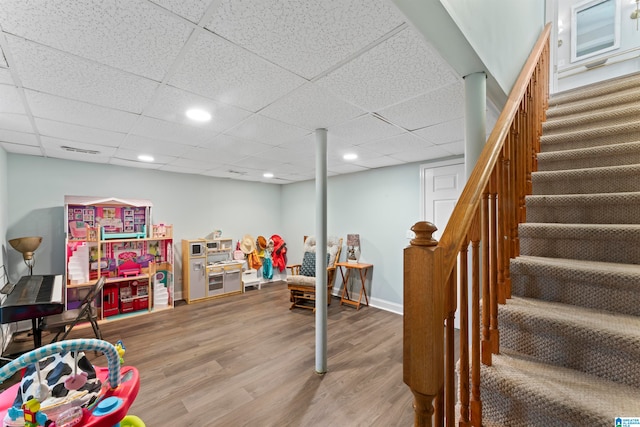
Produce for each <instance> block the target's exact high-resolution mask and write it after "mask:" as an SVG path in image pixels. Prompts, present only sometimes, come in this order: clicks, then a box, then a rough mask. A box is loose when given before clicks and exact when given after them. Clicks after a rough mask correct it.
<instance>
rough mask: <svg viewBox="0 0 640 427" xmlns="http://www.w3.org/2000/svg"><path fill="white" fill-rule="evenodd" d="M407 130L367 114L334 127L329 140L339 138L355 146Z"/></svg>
mask: <svg viewBox="0 0 640 427" xmlns="http://www.w3.org/2000/svg"><path fill="white" fill-rule="evenodd" d="M404 132H405V130H404V129H401V128H399V127H398V126H394V125H392V124H389V123H388V122H385V121H384V120H381V119H379V118H378V117H376V116H374V115H372V114H366V115H363V116H361V117H358V118H356V119H354V120H351V121H349V122H346V123H343V124H340V125H337V126H332V127H331V128H330V129H329V132H328V135H327V140H328V141H330V140H331V139H332V138H333V137H338V138H341V139H343V140H346V141H349V142H350V143H352V144H354V145H358V144H363V143H365V142H371V141H375V140H378V139H383V138H389V137H391V136H396V135H400V134H402V133H404Z"/></svg>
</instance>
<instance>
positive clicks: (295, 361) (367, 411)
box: [9, 283, 413, 427]
mask: <svg viewBox="0 0 640 427" xmlns="http://www.w3.org/2000/svg"><path fill="white" fill-rule="evenodd" d="M101 330H102V333H103V335H104V339H105V340H107V341H110V342H113V343H115V342H116V341H117V340H118V339H122V340H123V341H124V344H125V346H126V354H125V365H132V366H135V367H136V368H138V370H139V371H140V375H141V386H140V393H139V395H138V397H137V399H136V401H135V402H134V404H133V406H132V407H131V410H130V411H129V413H131V414H134V415H137V416H139V417H140V418H141V419H142V420H143V421H144V422H145V424H146V425H147V427H162V426H172V427H178V426H258V427H262V426H409V425H412V423H413V409H412V394H411V392H410V390H409V388H408V387H407V386H406V385H405V384H404V383H403V382H402V316H400V315H397V314H393V313H389V312H386V311H383V310H378V309H375V308H373V307H361V308H360V310H359V311H356V310H355V309H354V308H353V307H347V306H340V301H339V299H336V298H334V299H333V301H332V303H331V306H330V307H329V315H328V342H329V344H328V372H327V373H326V374H325V375H324V376H320V375H317V374H316V373H315V317H314V314H313V313H312V312H311V311H310V310H303V309H295V310H289V298H288V291H287V288H286V285H285V284H284V283H274V284H269V285H266V286H264V287H263V289H261V290H250V291H248V292H246V293H245V294H242V295H237V296H231V297H226V298H221V299H217V300H212V301H207V302H200V303H196V304H190V305H180V306H177V307H176V308H175V309H173V310H165V311H160V312H157V313H153V314H150V315H145V316H138V317H135V318H130V319H122V320H118V321H109V322H105V323H103V324H101ZM91 335H92V332H91V329H90V328H89V329H87V328H82V329H74V330H73V331H72V336H71V337H70V338H79V337H91ZM49 339H50V338H49ZM44 340H45V341H46V340H47V338H44ZM9 350H10V349H9ZM87 356H88V357H89V358H90V359H92V361H93V363H94V364H95V365H98V366H106V359H105V358H104V356H95V355H94V354H93V353H90V354H88V355H87Z"/></svg>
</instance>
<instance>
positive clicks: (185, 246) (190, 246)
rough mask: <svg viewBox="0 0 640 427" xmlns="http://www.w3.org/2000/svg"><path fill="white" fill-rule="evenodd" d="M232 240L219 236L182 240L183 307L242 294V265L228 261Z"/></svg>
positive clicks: (215, 233) (241, 262) (231, 260)
mask: <svg viewBox="0 0 640 427" xmlns="http://www.w3.org/2000/svg"><path fill="white" fill-rule="evenodd" d="M232 252H233V240H232V239H227V238H223V237H221V236H220V233H219V232H214V233H211V235H210V238H206V239H195V240H182V286H183V289H182V292H183V297H184V298H185V300H186V301H187V303H189V304H191V303H193V302H196V301H204V300H207V299H212V298H218V297H221V296H228V295H234V294H238V293H242V270H243V267H244V266H245V262H244V261H237V260H233V259H232V258H231V254H232Z"/></svg>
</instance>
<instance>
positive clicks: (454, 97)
mask: <svg viewBox="0 0 640 427" xmlns="http://www.w3.org/2000/svg"><path fill="white" fill-rule="evenodd" d="M378 113H379V114H380V115H381V116H382V117H384V118H385V119H387V120H389V121H391V122H393V123H395V124H397V125H399V126H402V127H403V128H405V129H408V130H415V129H419V128H423V127H426V126H432V125H434V124H437V123H442V122H448V121H451V120H455V119H459V118H462V117H464V87H463V84H462V82H456V83H453V84H450V85H447V86H445V87H441V88H438V89H436V90H433V91H431V92H429V93H425V94H423V95H420V96H418V97H415V98H413V99H410V100H408V101H405V102H402V103H400V104H397V105H393V106H391V107H389V108H385V109H383V110H380V111H379V112H378Z"/></svg>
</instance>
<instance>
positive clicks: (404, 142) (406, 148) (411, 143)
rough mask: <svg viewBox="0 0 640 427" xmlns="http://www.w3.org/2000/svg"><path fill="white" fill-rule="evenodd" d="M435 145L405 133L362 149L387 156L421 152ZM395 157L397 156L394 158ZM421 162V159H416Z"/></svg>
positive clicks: (368, 144) (364, 145)
mask: <svg viewBox="0 0 640 427" xmlns="http://www.w3.org/2000/svg"><path fill="white" fill-rule="evenodd" d="M433 146H434V145H433V144H431V143H430V142H426V141H424V140H423V139H420V138H418V137H417V136H415V135H412V134H411V133H408V132H407V133H403V134H402V135H399V136H394V137H391V138H387V139H382V140H379V141H375V142H369V143H366V144H362V145H361V147H363V148H367V149H369V150H372V151H375V152H377V153H380V154H384V155H387V156H391V155H395V154H398V153H403V152H411V151H414V150H421V149H424V148H428V147H433ZM394 157H395V156H394ZM416 160H419V159H416Z"/></svg>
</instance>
